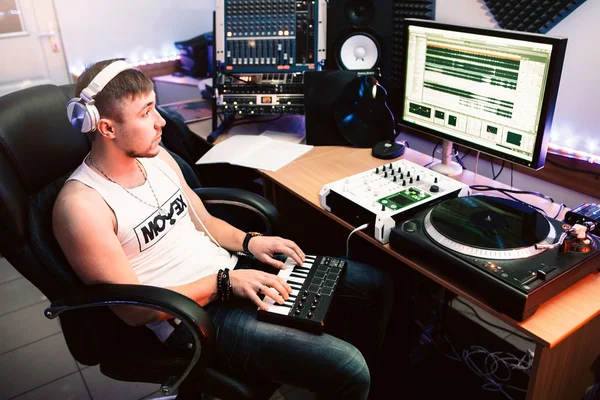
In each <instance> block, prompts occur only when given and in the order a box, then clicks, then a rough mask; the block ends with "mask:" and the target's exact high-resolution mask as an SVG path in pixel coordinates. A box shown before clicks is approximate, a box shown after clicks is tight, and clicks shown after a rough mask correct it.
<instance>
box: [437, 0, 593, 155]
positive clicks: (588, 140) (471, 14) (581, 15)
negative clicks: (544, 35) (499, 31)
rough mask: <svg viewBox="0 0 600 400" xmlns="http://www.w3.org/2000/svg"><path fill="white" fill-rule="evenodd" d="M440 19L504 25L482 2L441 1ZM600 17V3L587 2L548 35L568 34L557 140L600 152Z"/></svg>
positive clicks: (553, 136) (554, 132)
mask: <svg viewBox="0 0 600 400" xmlns="http://www.w3.org/2000/svg"><path fill="white" fill-rule="evenodd" d="M436 20H438V21H442V22H447V23H452V24H460V25H470V26H480V27H485V28H498V24H497V23H496V21H495V20H494V18H493V16H492V14H491V13H490V12H489V10H488V8H487V6H486V5H485V3H484V2H483V1H482V0H437V2H436ZM598 21H600V1H598V0H587V1H586V2H585V3H583V4H582V5H581V6H579V7H578V8H577V9H576V10H575V11H574V12H572V13H571V14H569V15H568V16H567V18H565V19H563V20H562V21H561V22H560V23H558V25H556V26H555V27H554V28H552V29H551V30H550V31H549V32H548V35H554V36H564V37H567V38H568V44H567V53H566V58H565V63H564V66H563V71H562V76H561V82H560V89H559V93H558V99H557V102H556V110H555V112H554V123H553V126H552V132H551V142H552V143H556V144H559V145H562V146H566V147H569V148H575V149H577V150H582V151H585V152H587V153H591V154H597V155H600V79H598V75H599V73H600V72H599V71H600V46H599V45H598Z"/></svg>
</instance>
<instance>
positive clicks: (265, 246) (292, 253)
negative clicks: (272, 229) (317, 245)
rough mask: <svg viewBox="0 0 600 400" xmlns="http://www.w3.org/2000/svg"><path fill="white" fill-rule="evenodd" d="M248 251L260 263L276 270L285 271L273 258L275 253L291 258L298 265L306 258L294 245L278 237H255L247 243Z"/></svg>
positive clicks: (283, 266) (282, 264)
mask: <svg viewBox="0 0 600 400" xmlns="http://www.w3.org/2000/svg"><path fill="white" fill-rule="evenodd" d="M248 250H250V252H251V253H252V254H253V255H254V257H256V258H257V259H258V260H259V261H260V262H262V263H264V264H268V265H271V266H273V267H275V268H277V269H285V264H284V263H282V262H281V261H278V260H276V259H274V258H273V256H274V255H275V254H276V253H281V254H285V255H286V256H288V257H292V259H293V260H294V261H295V262H296V264H298V265H302V264H303V263H304V259H305V258H306V255H305V254H304V252H303V251H302V250H300V247H298V245H297V244H296V243H294V242H292V241H291V240H288V239H284V238H281V237H278V236H255V237H253V238H252V239H251V240H250V242H248Z"/></svg>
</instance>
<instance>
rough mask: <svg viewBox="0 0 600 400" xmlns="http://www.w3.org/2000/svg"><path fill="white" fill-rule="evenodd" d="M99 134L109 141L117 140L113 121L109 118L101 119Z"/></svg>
mask: <svg viewBox="0 0 600 400" xmlns="http://www.w3.org/2000/svg"><path fill="white" fill-rule="evenodd" d="M97 130H98V133H100V134H101V135H102V136H104V137H105V138H107V139H114V138H115V127H114V123H113V121H111V120H110V119H108V118H100V121H98V128H97Z"/></svg>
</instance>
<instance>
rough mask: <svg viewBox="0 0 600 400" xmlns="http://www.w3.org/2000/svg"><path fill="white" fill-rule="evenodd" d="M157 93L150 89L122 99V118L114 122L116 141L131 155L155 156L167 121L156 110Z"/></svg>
mask: <svg viewBox="0 0 600 400" xmlns="http://www.w3.org/2000/svg"><path fill="white" fill-rule="evenodd" d="M155 102H156V94H155V93H154V91H150V92H148V93H145V94H141V95H139V96H137V97H135V98H134V99H133V100H132V99H131V98H125V99H123V100H122V104H123V108H122V109H121V119H122V121H123V122H117V123H115V124H114V127H115V129H116V132H115V143H116V144H117V146H118V147H119V148H120V149H121V150H123V151H124V152H125V154H127V155H128V156H129V157H155V156H156V155H157V154H158V150H159V149H158V144H159V142H160V138H161V135H162V128H163V126H165V124H166V121H165V120H164V119H163V118H162V117H161V116H160V114H159V113H158V111H156V107H155V106H156V103H155Z"/></svg>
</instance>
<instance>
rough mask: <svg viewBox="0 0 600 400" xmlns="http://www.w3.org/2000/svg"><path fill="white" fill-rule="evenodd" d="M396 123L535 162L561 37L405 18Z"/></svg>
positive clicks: (541, 153)
mask: <svg viewBox="0 0 600 400" xmlns="http://www.w3.org/2000/svg"><path fill="white" fill-rule="evenodd" d="M405 29H406V31H405V41H406V43H405V49H406V56H405V61H406V64H405V69H404V79H403V83H404V87H403V94H404V95H403V100H402V101H401V104H402V114H401V115H402V118H401V121H400V124H401V125H403V127H405V128H408V129H407V130H408V131H411V130H416V131H419V132H424V133H428V134H430V135H434V136H436V137H438V138H441V139H445V140H448V141H451V142H455V143H458V144H461V145H464V146H467V147H469V148H473V149H475V150H477V151H481V152H484V153H487V154H490V155H492V156H496V157H499V158H502V159H504V160H508V161H510V162H514V163H518V164H522V165H524V166H527V167H529V168H533V169H539V168H541V167H542V166H543V165H544V161H545V158H546V150H547V146H548V137H549V130H550V127H551V124H552V116H553V114H554V103H555V101H556V96H557V93H558V85H559V81H560V73H561V70H562V63H563V59H564V54H565V49H566V42H567V39H566V38H558V37H552V36H545V35H541V34H532V33H523V32H515V31H504V30H499V29H483V28H469V27H462V26H456V25H449V24H442V23H439V22H434V21H422V20H415V19H406V20H405Z"/></svg>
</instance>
